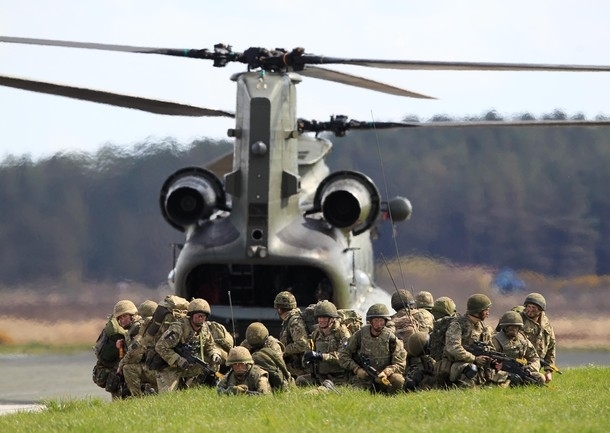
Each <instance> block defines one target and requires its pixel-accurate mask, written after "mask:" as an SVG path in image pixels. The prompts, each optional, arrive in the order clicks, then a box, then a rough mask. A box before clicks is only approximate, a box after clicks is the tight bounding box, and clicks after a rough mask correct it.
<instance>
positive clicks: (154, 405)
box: [0, 367, 610, 433]
mask: <svg viewBox="0 0 610 433" xmlns="http://www.w3.org/2000/svg"><path fill="white" fill-rule="evenodd" d="M609 375H610V367H584V368H574V369H566V370H565V372H564V374H563V375H562V376H559V375H555V379H554V380H553V382H551V383H552V386H550V387H546V388H538V387H527V388H508V389H500V388H485V389H476V390H451V391H440V390H439V391H426V392H419V393H412V394H401V395H398V396H394V397H387V396H380V395H371V394H369V393H367V392H363V391H357V390H351V389H347V388H343V389H341V393H342V394H341V395H336V394H334V393H325V394H314V395H311V394H307V393H306V392H305V390H303V389H297V390H295V391H292V392H289V393H284V394H279V395H275V396H270V397H248V396H232V397H226V396H223V397H218V396H216V393H215V391H214V390H212V389H209V388H200V389H192V390H187V391H181V392H177V393H173V394H166V395H160V396H152V397H146V398H142V399H131V400H122V401H114V402H104V401H102V400H99V399H88V400H70V401H49V402H46V403H45V404H46V406H47V410H45V411H43V412H40V413H18V414H12V415H6V416H3V417H0V431H1V432H5V433H9V432H32V431H35V432H36V433H44V432H59V431H70V432H86V433H95V432H126V431H141V432H148V433H153V432H176V431H185V432H191V431H211V432H225V431H227V432H232V433H233V432H235V433H239V432H247V433H258V432H316V433H319V432H321V431H333V432H350V433H358V432H367V433H370V432H382V431H383V432H390V431H392V432H402V431H417V432H435V433H438V432H467V431H468V432H475V431H476V432H483V431H485V432H510V433H514V432H515V431H528V432H532V433H533V432H536V433H538V432H553V433H562V432H606V431H608V426H607V423H608V419H607V413H608V412H607V410H608V407H610V392H609V391H610V389H609V387H610V385H609V382H608V380H607V378H608V377H609Z"/></svg>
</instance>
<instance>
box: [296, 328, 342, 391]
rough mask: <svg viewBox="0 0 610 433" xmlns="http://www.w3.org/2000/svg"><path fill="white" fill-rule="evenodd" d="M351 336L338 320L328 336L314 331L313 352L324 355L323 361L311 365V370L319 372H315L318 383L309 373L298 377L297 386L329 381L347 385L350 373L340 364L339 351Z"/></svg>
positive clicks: (312, 338)
mask: <svg viewBox="0 0 610 433" xmlns="http://www.w3.org/2000/svg"><path fill="white" fill-rule="evenodd" d="M350 335H351V334H350V332H349V331H348V330H347V328H346V327H345V325H342V324H341V323H340V322H339V321H338V320H334V321H333V323H332V325H331V328H330V332H329V333H328V335H324V334H323V333H322V331H320V330H319V329H316V330H315V331H313V332H312V334H311V340H312V341H313V348H312V350H314V351H316V352H320V353H321V355H322V360H321V361H319V362H317V361H311V365H310V369H311V368H315V369H316V370H317V371H316V372H315V374H316V375H317V378H316V382H317V383H314V378H313V377H312V374H311V373H308V374H304V375H301V376H299V377H297V380H296V384H297V385H299V386H308V385H319V384H321V383H322V382H323V381H324V380H327V379H328V380H330V381H331V382H333V384H334V385H344V384H347V382H348V379H349V378H348V371H347V370H345V369H344V368H343V367H341V365H340V364H339V350H340V349H341V348H342V347H343V346H344V345H345V344H346V343H347V340H348V339H349V337H350Z"/></svg>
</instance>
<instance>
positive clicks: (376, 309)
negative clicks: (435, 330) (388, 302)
mask: <svg viewBox="0 0 610 433" xmlns="http://www.w3.org/2000/svg"><path fill="white" fill-rule="evenodd" d="M366 320H367V321H368V322H369V323H368V324H367V325H364V326H363V327H362V328H360V329H359V330H358V331H356V332H355V333H354V334H353V335H352V336H351V337H350V338H349V339H348V340H347V345H346V346H344V347H343V348H342V349H341V350H340V351H339V364H340V365H341V366H342V367H343V368H344V369H346V370H348V371H350V372H353V374H354V375H353V377H351V378H350V384H351V385H353V386H354V387H357V388H362V389H368V390H370V391H372V392H378V391H379V392H383V393H387V394H395V393H397V392H399V391H400V390H402V387H403V385H404V383H405V379H404V377H403V373H404V371H405V364H406V358H407V352H406V350H405V348H404V345H403V343H402V341H401V340H400V339H398V338H396V335H394V333H393V332H392V331H391V330H390V329H388V328H387V327H386V324H387V322H388V321H389V320H390V312H389V310H388V307H386V306H385V305H383V304H373V305H371V307H370V308H369V309H368V311H367V313H366Z"/></svg>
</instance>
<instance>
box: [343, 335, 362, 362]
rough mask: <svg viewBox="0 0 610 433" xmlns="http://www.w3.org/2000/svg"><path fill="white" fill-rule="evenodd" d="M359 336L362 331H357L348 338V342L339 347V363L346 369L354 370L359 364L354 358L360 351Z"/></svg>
mask: <svg viewBox="0 0 610 433" xmlns="http://www.w3.org/2000/svg"><path fill="white" fill-rule="evenodd" d="M359 338H360V331H356V332H355V333H354V334H353V335H352V336H351V337H350V338H349V339H348V340H347V344H346V345H344V346H343V347H342V348H341V349H339V365H340V366H341V367H343V368H344V369H345V370H349V371H354V370H355V369H356V368H357V367H358V364H356V361H354V360H353V359H352V356H353V355H354V353H356V352H357V351H358V344H359V343H358V340H359Z"/></svg>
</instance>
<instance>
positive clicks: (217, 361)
mask: <svg viewBox="0 0 610 433" xmlns="http://www.w3.org/2000/svg"><path fill="white" fill-rule="evenodd" d="M211 359H212V364H220V361H222V358H221V357H220V355H219V354H218V353H215V354H213V355H212V358H211Z"/></svg>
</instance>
